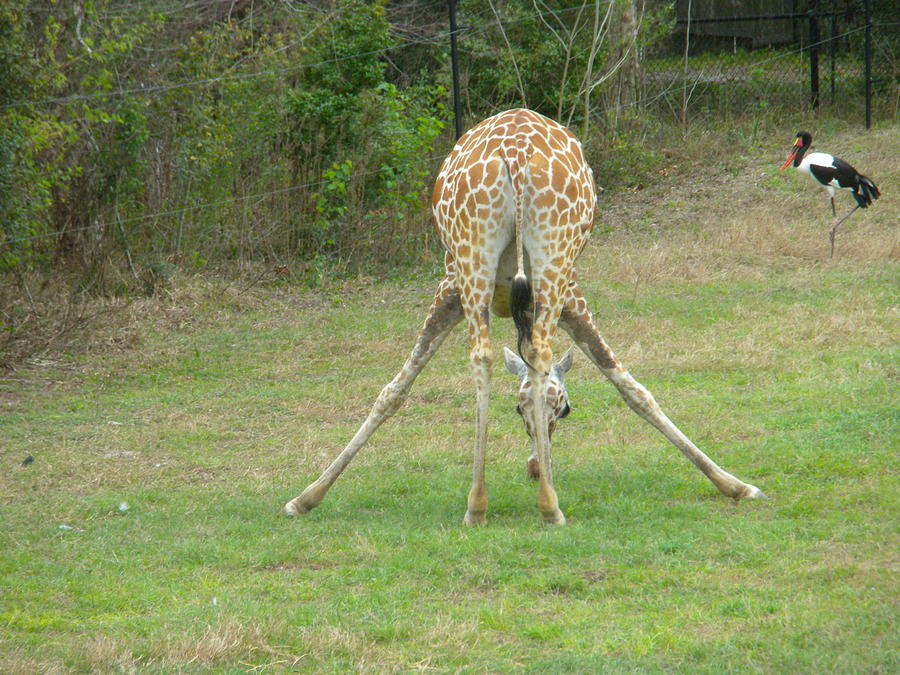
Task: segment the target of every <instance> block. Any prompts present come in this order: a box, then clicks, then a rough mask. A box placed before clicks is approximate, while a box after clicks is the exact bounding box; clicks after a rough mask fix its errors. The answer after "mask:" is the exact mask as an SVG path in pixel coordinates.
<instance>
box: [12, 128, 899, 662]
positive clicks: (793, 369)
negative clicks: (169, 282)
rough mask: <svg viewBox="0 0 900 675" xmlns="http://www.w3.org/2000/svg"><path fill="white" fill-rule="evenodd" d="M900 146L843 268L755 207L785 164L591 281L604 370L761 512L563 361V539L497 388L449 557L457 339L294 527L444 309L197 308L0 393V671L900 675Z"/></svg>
mask: <svg viewBox="0 0 900 675" xmlns="http://www.w3.org/2000/svg"><path fill="white" fill-rule="evenodd" d="M790 135H791V134H789V136H790ZM897 136H898V134H897V133H896V131H893V130H889V131H884V132H881V134H880V136H869V137H868V138H869V139H870V140H871V143H872V146H873V147H875V146H877V147H878V148H880V152H881V155H878V154H877V153H876V155H875V156H874V158H873V159H870V161H871V166H867V167H866V169H868V171H867V173H870V175H873V177H874V176H879V177H885V178H883V179H882V180H881V181H879V182H880V184H881V186H882V189H883V192H884V197H883V198H882V200H880V201H879V202H878V203H876V204H875V205H874V206H873V208H871V209H869V210H868V212H866V213H865V214H864V215H861V216H859V217H858V220H856V222H855V223H852V224H851V226H850V227H848V228H847V230H846V231H844V232H843V233H842V234H841V235H840V236H839V238H838V247H837V254H836V257H835V259H834V260H829V259H828V257H827V227H825V221H826V218H825V217H820V216H826V215H827V214H826V211H827V204H826V203H825V200H822V199H820V198H819V196H818V195H816V194H815V193H814V191H813V190H812V187H811V186H809V185H807V184H806V183H805V182H801V181H796V182H793V184H792V183H791V181H792V177H791V175H790V174H785V175H783V178H784V181H785V185H784V186H782V187H780V188H779V191H778V196H777V197H776V198H775V199H774V206H773V203H772V202H769V203H756V202H754V199H755V198H756V195H757V194H758V193H759V191H763V190H765V189H766V188H765V186H766V185H767V184H768V183H771V181H772V177H773V176H774V175H780V174H774V173H773V172H772V171H770V169H771V167H770V166H769V165H770V164H772V163H773V162H774V163H775V164H776V165H777V164H778V163H779V162H780V158H781V154H782V152H781V149H779V151H778V153H777V154H778V156H777V157H776V158H775V159H774V160H773V159H772V158H771V157H769V155H763V154H760V155H759V156H755V157H753V158H750V159H749V160H748V161H749V162H751V163H753V166H754V167H755V168H756V169H760V170H759V171H758V172H757V178H756V181H757V183H756V184H748V183H747V181H746V180H745V179H737V178H734V177H732V176H731V173H730V172H729V171H728V169H727V167H725V168H723V169H722V171H721V173H720V174H718V175H719V177H720V178H721V183H719V184H720V185H721V186H722V187H721V189H720V191H719V192H717V193H712V194H708V195H701V196H700V197H691V198H690V199H681V198H676V197H673V195H672V194H670V189H671V190H677V189H679V188H680V185H681V182H682V181H683V180H686V178H684V177H673V178H672V179H671V182H670V183H668V184H667V183H666V182H665V181H661V182H660V184H659V185H658V186H654V187H653V188H651V189H648V190H647V191H645V192H644V194H642V195H640V199H641V203H640V204H639V205H636V206H634V209H637V212H636V214H635V212H634V211H632V212H630V214H631V216H633V217H629V220H628V222H630V223H639V222H641V221H642V217H643V215H642V214H646V213H647V212H649V211H652V210H657V211H660V212H665V213H666V214H667V218H668V219H669V220H668V221H667V223H666V227H665V228H663V229H661V230H653V231H639V230H629V229H627V228H624V227H622V228H620V229H617V230H613V231H611V232H608V233H607V232H605V233H604V234H602V235H601V236H597V237H595V238H594V244H593V245H592V247H591V248H590V249H589V250H588V252H587V253H586V254H585V257H584V260H583V261H582V263H581V265H580V270H581V279H582V283H583V286H584V287H585V289H586V292H587V295H588V298H589V299H590V301H591V303H592V307H593V309H594V312H595V315H596V317H597V319H598V322H599V323H600V325H601V326H602V327H603V331H604V335H605V337H606V338H607V340H608V341H609V342H610V344H611V345H612V346H613V348H614V349H615V350H616V352H617V354H618V355H619V356H620V357H621V358H622V359H623V360H624V361H625V363H626V364H627V365H628V366H629V367H630V368H631V370H632V372H633V373H634V374H635V376H636V377H637V378H638V379H639V380H640V381H642V382H643V383H644V384H645V385H647V387H648V388H649V389H650V390H651V391H652V392H653V393H654V394H655V395H656V397H657V399H658V400H659V401H660V403H661V405H662V406H663V408H664V409H665V410H666V411H667V413H669V415H670V416H671V417H672V418H673V420H674V421H675V422H676V423H677V424H678V425H679V426H680V427H681V428H682V429H683V430H684V431H685V432H686V433H687V434H688V435H689V436H690V437H691V438H692V439H693V440H694V441H695V442H696V443H697V444H698V445H699V446H700V447H701V448H702V449H704V450H705V451H706V452H707V453H708V454H709V455H711V456H712V457H713V458H714V459H715V460H716V461H717V462H719V463H720V464H721V465H722V466H723V467H724V468H726V469H727V470H729V471H731V472H733V473H735V474H736V475H738V476H739V477H741V478H742V479H744V480H746V481H749V482H752V483H754V484H755V485H757V486H759V487H760V488H762V489H763V490H765V491H766V493H767V494H768V495H769V496H770V499H769V500H767V501H758V502H744V503H738V504H736V503H733V502H732V501H730V500H728V499H725V498H724V497H722V496H721V495H719V494H718V493H717V492H716V491H715V489H714V487H713V486H712V485H711V484H710V483H709V482H708V481H706V479H705V478H704V477H703V476H702V475H701V474H700V473H699V472H698V471H697V470H696V469H695V468H694V467H693V466H692V465H691V464H690V463H689V462H687V461H686V460H685V459H684V458H683V457H682V456H681V455H680V453H678V451H677V450H676V449H675V448H674V447H672V446H670V445H669V444H668V443H667V442H666V441H665V439H663V438H662V437H661V436H659V435H658V434H657V433H656V432H655V431H653V430H652V429H650V428H649V427H648V426H647V425H646V424H645V423H643V422H642V421H641V420H639V419H638V418H637V417H636V416H635V415H634V414H633V413H631V411H629V410H628V409H627V407H626V406H625V405H624V404H623V403H622V402H621V400H620V399H619V397H618V395H617V394H616V392H615V390H614V389H613V388H612V387H611V386H610V385H609V384H608V383H606V382H604V381H602V378H600V377H599V374H597V373H595V372H592V371H591V370H590V368H589V367H588V364H587V362H586V359H584V358H583V357H581V356H580V355H579V356H578V358H577V360H576V365H575V368H574V369H573V371H572V372H571V373H570V376H569V389H570V394H571V397H572V405H573V413H572V415H571V416H570V418H568V419H566V420H565V422H564V423H562V424H561V425H560V428H559V430H558V432H557V434H556V435H555V436H554V459H555V462H554V466H555V479H556V483H557V489H558V491H559V495H560V502H561V507H562V509H563V511H564V512H565V513H566V516H567V518H568V521H569V522H568V524H567V525H566V526H565V527H563V528H547V527H544V526H542V524H541V519H540V515H539V514H538V512H537V509H536V496H537V490H536V486H535V485H534V484H533V483H531V482H529V481H528V480H527V479H526V478H525V471H524V467H525V459H526V457H527V455H528V452H529V448H528V444H527V441H526V439H525V437H524V433H523V431H522V430H521V428H520V427H521V424H520V422H519V420H518V419H517V417H516V415H514V414H513V413H512V408H513V407H514V405H515V390H516V384H515V382H513V381H512V379H511V378H510V377H509V376H508V375H507V374H506V373H505V371H503V370H502V367H498V368H496V374H495V387H494V397H493V400H492V410H491V426H490V429H489V451H488V452H489V455H488V489H489V498H490V504H489V512H488V524H487V526H486V527H483V528H478V529H466V528H464V527H462V525H461V520H462V516H463V512H464V509H465V497H466V493H467V491H468V482H469V476H470V471H471V469H470V462H471V445H472V416H473V408H474V400H473V399H474V396H473V393H472V391H471V389H472V387H471V383H470V377H469V373H468V365H467V357H466V349H467V339H466V337H465V335H464V334H463V332H462V331H461V330H458V331H457V332H455V333H454V334H453V335H452V336H451V337H450V338H449V339H448V341H447V343H446V344H445V346H444V347H443V348H442V350H441V352H439V353H438V355H437V356H436V357H435V358H434V360H433V362H432V363H431V364H430V365H429V367H428V368H427V369H426V370H425V371H424V372H423V374H422V375H421V376H420V378H419V380H418V381H417V383H416V385H415V387H414V388H413V392H412V395H411V398H410V400H409V402H408V403H407V405H406V406H404V408H403V409H401V411H400V412H399V413H398V414H397V415H396V416H395V418H394V419H393V420H391V421H390V422H388V423H387V424H386V425H385V426H384V427H382V429H380V430H379V431H378V432H377V433H376V435H375V436H374V437H373V438H372V440H371V442H370V443H369V445H368V446H367V447H366V448H365V449H364V450H363V451H362V452H361V453H360V455H359V456H358V457H357V459H356V460H355V461H354V463H353V464H352V465H351V466H350V468H349V469H348V470H347V472H346V473H345V475H344V476H342V478H341V479H340V480H339V481H338V483H337V484H336V485H335V487H334V488H333V490H332V491H331V492H330V493H329V495H328V496H327V497H326V499H325V500H324V501H323V503H322V504H321V506H320V507H319V508H318V509H316V510H315V511H313V512H311V513H310V514H308V515H306V516H304V517H300V518H297V519H294V520H289V519H287V518H285V517H283V516H282V515H281V511H280V510H281V507H282V505H283V503H284V502H285V501H286V500H287V499H290V498H291V497H293V496H295V495H296V494H298V493H299V491H300V490H301V489H302V488H303V487H304V486H305V485H306V484H307V483H308V482H310V481H311V480H313V479H314V478H315V477H316V476H317V475H318V473H319V472H320V471H321V469H322V468H323V467H324V466H325V465H326V464H327V463H328V462H329V461H330V459H331V458H332V457H333V456H334V454H335V453H336V452H337V451H338V450H339V449H340V448H341V447H342V446H343V445H344V444H345V443H346V442H347V440H349V438H350V437H351V436H352V434H353V433H354V432H355V430H356V428H357V426H358V425H359V423H360V422H361V421H362V419H364V417H365V415H366V413H367V411H368V408H369V406H370V405H371V403H372V401H373V400H374V397H375V395H376V394H377V392H378V391H379V390H380V388H381V387H382V386H383V385H384V384H385V383H386V382H387V381H388V380H389V379H390V378H391V377H392V376H393V375H394V373H395V372H396V370H397V369H398V368H399V366H400V364H401V363H402V361H403V359H404V358H405V355H406V353H407V352H408V349H409V348H410V346H411V344H412V341H413V340H414V337H415V331H416V329H417V328H418V326H419V324H420V323H421V320H422V318H423V316H424V313H425V311H426V309H427V306H428V304H429V301H430V294H431V292H432V289H433V287H434V283H435V282H436V280H434V279H431V280H426V281H424V282H423V281H422V280H417V281H415V282H410V281H406V282H403V281H401V280H395V281H391V282H385V283H376V284H373V285H370V286H369V287H367V288H365V289H357V290H353V289H350V290H347V289H334V290H332V291H330V293H329V295H327V296H324V295H323V296H319V295H314V294H309V293H308V292H305V291H302V290H297V289H283V288H282V289H278V288H273V289H265V288H259V287H257V288H254V289H252V290H251V291H249V292H247V293H244V294H240V293H239V292H238V291H236V290H235V289H234V288H231V287H224V288H222V287H220V286H217V285H216V284H214V283H204V284H201V283H199V282H198V281H197V280H182V288H181V289H180V290H177V291H176V292H175V295H174V297H173V298H172V299H162V300H148V301H143V302H144V304H143V305H140V304H139V306H136V307H134V308H133V312H134V314H135V316H136V317H137V318H136V319H135V320H134V324H133V326H132V327H131V328H130V330H131V331H133V332H134V334H135V335H136V336H137V338H136V339H135V340H134V341H133V344H132V345H131V346H127V347H124V348H120V349H103V350H97V351H93V352H89V353H78V354H69V355H55V356H54V358H53V359H52V360H48V362H45V365H44V366H43V367H34V368H31V369H23V370H19V371H16V372H13V373H10V374H8V376H7V377H6V378H5V379H4V380H2V381H0V413H2V414H0V461H2V471H0V519H2V522H3V528H2V529H0V550H2V553H0V672H11V673H33V672H118V671H124V672H130V671H137V672H147V673H171V672H184V673H194V672H196V673H199V672H222V673H231V672H288V671H296V672H317V673H318V672H398V671H401V672H406V671H416V670H433V671H437V672H456V671H460V672H536V673H564V672H573V673H584V672H623V673H634V672H647V673H656V672H679V673H722V672H761V673H783V672H791V673H816V674H818V673H889V672H897V670H898V669H900V655H898V639H897V626H896V624H897V592H896V589H897V582H898V574H897V572H898V555H897V551H898V543H900V538H898V506H900V504H898V501H900V499H898V497H900V490H898V487H900V485H898V480H897V471H896V459H897V449H898V447H900V433H898V405H897V403H898V401H897V391H898V390H897V375H898V367H900V352H898V349H897V342H896V337H897V335H898V320H897V319H898V317H897V298H898V290H900V284H898V274H897V272H898V269H897V256H896V250H897V248H896V222H897V219H898V218H897V217H898V213H900V209H898V207H897V204H898V201H897V198H896V195H897V194H898V193H900V184H898V183H897V177H896V174H895V172H894V173H893V174H891V171H892V169H891V167H893V166H894V158H895V157H896V156H897V152H898V148H897V145H898V138H897ZM848 139H849V136H848V137H842V138H838V139H837V140H838V142H840V141H844V142H845V143H849V142H850V141H849V140H848ZM786 140H787V141H790V138H787V139H786ZM876 141H877V142H876ZM776 168H777V166H776ZM891 175H893V177H891ZM625 198H626V197H625V196H623V197H622V199H625ZM748 203H751V204H753V205H752V206H749V207H748V206H746V204H748ZM735 205H745V206H735ZM608 206H609V209H610V217H611V218H612V217H615V216H616V214H617V213H618V212H617V209H621V208H625V207H626V206H627V204H624V205H623V204H611V205H608ZM820 212H821V213H820ZM785 213H787V214H791V215H790V216H789V217H785V216H784V214H785ZM854 218H857V216H854ZM624 224H627V223H624ZM173 317H174V318H173ZM512 342H513V339H512V332H511V329H510V327H509V326H508V325H506V324H505V323H500V324H498V325H497V326H496V327H495V344H496V348H497V349H498V350H499V348H500V346H502V345H504V344H506V345H510V344H512ZM563 346H564V345H563ZM50 361H52V362H53V363H52V364H50V365H46V364H47V363H49V362H50ZM53 364H55V365H53ZM27 454H31V455H33V457H34V462H33V463H31V464H30V465H28V466H21V461H22V459H23V458H24V457H25V456H26V455H27ZM123 502H124V503H125V504H126V505H127V508H126V507H124V506H123ZM61 526H65V528H61Z"/></svg>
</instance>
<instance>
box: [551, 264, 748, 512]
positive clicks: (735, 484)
mask: <svg viewBox="0 0 900 675" xmlns="http://www.w3.org/2000/svg"><path fill="white" fill-rule="evenodd" d="M560 325H562V326H563V328H564V329H565V330H566V332H568V333H569V335H570V336H571V337H572V339H573V340H574V341H575V344H577V345H578V346H579V347H580V348H581V350H582V351H583V352H584V353H585V355H587V357H588V358H589V359H590V360H591V361H592V362H593V363H594V364H595V365H596V366H597V368H599V369H600V371H601V372H602V373H603V374H604V375H606V377H607V378H609V380H610V381H611V382H612V383H613V384H614V385H615V387H616V389H618V390H619V393H620V394H621V395H622V398H623V399H625V402H626V403H627V404H628V406H629V407H630V408H631V409H632V410H634V411H635V412H636V413H637V414H638V415H640V416H641V417H642V418H643V419H645V420H646V421H647V422H649V423H650V424H652V425H653V426H654V427H656V428H657V429H658V430H659V431H660V432H662V434H663V435H664V436H665V437H666V438H668V439H669V440H670V441H671V442H672V443H673V444H674V445H675V446H676V447H677V448H678V449H679V450H681V451H682V452H683V453H684V454H685V456H686V457H687V458H688V459H690V460H691V461H692V462H693V463H694V464H695V465H696V466H697V468H699V469H700V470H701V471H702V472H703V473H704V474H705V475H706V477H707V478H709V479H710V480H711V481H712V482H713V484H714V485H715V486H716V487H717V488H718V489H719V491H720V492H721V493H722V494H724V495H727V496H728V497H733V498H734V499H742V498H746V499H753V498H757V497H765V495H764V494H763V492H762V491H761V490H760V489H759V488H757V487H754V486H753V485H750V484H748V483H744V482H743V481H740V480H738V479H737V478H735V477H734V476H732V475H731V474H730V473H728V472H726V471H723V470H722V469H721V468H719V466H718V465H717V464H716V463H715V462H714V461H712V460H711V459H710V458H709V457H707V456H706V455H705V454H704V453H703V452H702V451H701V450H700V449H699V448H698V447H697V446H696V445H694V444H693V443H692V442H691V440H690V439H689V438H688V437H687V436H685V435H684V434H683V433H682V432H681V431H680V430H679V429H678V427H676V426H675V425H674V424H673V423H672V421H671V420H670V419H669V418H668V417H666V415H665V413H663V411H662V409H661V408H660V407H659V405H658V404H657V402H656V400H655V399H654V398H653V395H652V394H651V393H650V392H649V391H647V389H645V388H644V387H643V385H641V384H640V383H639V382H638V381H637V380H635V379H634V378H633V377H632V376H631V375H630V374H629V372H628V371H627V370H626V369H625V367H624V366H623V365H622V364H621V363H620V362H619V360H618V359H617V358H616V356H615V354H613V352H612V350H611V349H610V348H609V346H608V345H607V344H606V342H605V341H604V340H603V338H602V337H601V336H600V333H599V332H598V331H597V328H596V326H594V322H593V320H592V318H591V313H590V311H589V310H588V307H587V303H586V302H585V300H584V296H582V294H581V290H580V289H579V288H578V286H577V285H576V284H575V283H574V282H572V284H571V285H570V288H569V294H568V297H567V301H566V305H565V308H564V309H563V313H562V316H561V317H560Z"/></svg>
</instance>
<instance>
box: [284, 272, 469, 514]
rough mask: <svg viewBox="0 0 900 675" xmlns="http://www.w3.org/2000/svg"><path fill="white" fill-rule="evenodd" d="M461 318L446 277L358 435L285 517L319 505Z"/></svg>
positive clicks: (456, 295) (455, 295)
mask: <svg viewBox="0 0 900 675" xmlns="http://www.w3.org/2000/svg"><path fill="white" fill-rule="evenodd" d="M462 315H463V314H462V305H461V304H460V300H459V291H458V290H457V289H456V286H455V284H454V280H453V277H452V276H451V275H448V276H447V277H445V278H444V280H443V281H442V282H441V285H440V287H439V288H438V291H437V293H436V294H435V296H434V302H433V303H432V305H431V310H430V311H429V313H428V317H427V318H426V319H425V323H424V325H423V326H422V329H421V330H420V331H419V337H418V339H417V340H416V345H415V347H413V350H412V353H411V354H410V356H409V358H408V359H407V360H406V363H405V364H404V366H403V368H402V369H401V370H400V372H399V373H397V376H396V377H394V379H393V380H391V382H390V383H389V384H388V385H387V386H386V387H385V388H384V389H382V390H381V393H380V394H379V395H378V399H377V400H376V401H375V405H374V406H372V411H371V412H370V413H369V416H368V418H366V421H365V422H363V425H362V426H361V427H360V428H359V431H357V432H356V435H355V436H354V437H353V439H352V440H351V441H350V443H348V444H347V447H345V448H344V450H343V451H342V452H341V454H339V455H338V456H337V457H336V458H335V460H334V461H333V462H332V463H331V465H330V466H329V467H328V468H327V469H325V471H324V472H323V473H322V475H321V476H319V478H318V479H317V480H316V481H315V482H314V483H312V484H311V485H309V487H307V488H306V489H305V490H304V491H303V493H302V494H301V495H300V496H299V497H295V498H294V499H292V500H291V501H289V502H288V503H287V504H286V505H285V507H284V510H285V512H286V513H287V514H288V515H289V516H293V515H297V514H298V513H306V512H307V511H309V510H311V509H313V508H315V507H316V506H317V505H318V504H319V502H321V501H322V498H323V497H324V496H325V493H326V492H328V489H329V488H330V487H331V486H332V484H333V483H334V481H336V480H337V479H338V476H340V475H341V473H342V472H343V471H344V469H345V468H347V465H348V464H349V463H350V461H351V460H352V459H353V457H354V456H356V453H357V452H358V451H359V449H360V448H361V447H362V446H363V445H364V444H365V442H366V441H367V440H368V439H369V437H370V436H371V435H372V434H373V433H374V432H375V430H376V429H377V428H378V427H379V426H380V425H381V423H382V422H384V421H385V420H386V419H388V418H389V417H390V416H391V415H393V414H394V413H395V412H397V410H398V409H399V408H400V406H401V405H402V404H403V401H405V400H406V396H407V394H408V393H409V389H410V387H412V384H413V382H414V381H415V379H416V376H418V374H419V373H420V372H422V369H423V368H424V367H425V365H426V364H427V363H428V361H429V359H431V357H432V356H433V355H434V353H435V352H436V351H437V350H438V347H440V346H441V343H442V342H443V341H444V338H446V337H447V334H448V333H449V332H450V330H451V329H452V328H453V327H454V326H455V325H456V324H457V323H459V320H460V319H461V318H462Z"/></svg>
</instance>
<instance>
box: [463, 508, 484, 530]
mask: <svg viewBox="0 0 900 675" xmlns="http://www.w3.org/2000/svg"><path fill="white" fill-rule="evenodd" d="M486 520H487V519H486V518H485V517H484V511H471V510H468V511H466V516H465V518H463V525H467V526H468V527H474V526H476V525H484V524H485V522H486Z"/></svg>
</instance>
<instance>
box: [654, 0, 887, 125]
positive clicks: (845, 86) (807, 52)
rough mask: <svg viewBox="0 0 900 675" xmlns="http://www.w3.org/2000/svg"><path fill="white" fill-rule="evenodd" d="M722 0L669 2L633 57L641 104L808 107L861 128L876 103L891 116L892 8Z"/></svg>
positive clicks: (708, 109) (728, 110) (674, 109)
mask: <svg viewBox="0 0 900 675" xmlns="http://www.w3.org/2000/svg"><path fill="white" fill-rule="evenodd" d="M722 4H723V3H715V2H712V1H708V2H694V3H689V2H687V1H686V0H685V1H683V2H678V3H676V14H677V19H676V23H675V29H674V30H673V31H672V32H671V34H670V35H669V36H668V37H667V38H665V39H663V40H661V41H659V42H658V43H656V45H655V46H654V47H653V49H652V50H651V51H650V52H649V53H647V54H644V55H643V58H642V60H641V69H642V75H641V77H640V85H639V86H640V93H639V99H640V100H641V101H643V102H644V104H645V105H646V106H649V107H651V108H653V109H657V110H664V111H669V112H671V113H672V114H674V115H675V116H676V117H679V118H680V119H684V120H686V119H690V118H696V117H697V116H710V115H723V114H725V115H727V114H733V113H745V112H765V111H767V110H772V111H779V110H786V111H787V110H790V111H801V110H811V109H817V108H827V109H829V112H831V113H833V114H837V115H840V116H843V117H851V118H855V119H859V120H860V121H861V122H863V121H864V122H865V124H866V125H867V126H868V125H869V124H870V123H871V120H872V116H873V110H874V109H876V108H877V112H878V113H880V115H879V116H880V117H881V118H882V119H883V118H885V117H888V118H891V117H896V115H897V91H898V80H900V72H898V46H900V38H898V26H900V23H898V21H897V19H898V16H896V15H897V14H898V10H897V9H890V8H888V9H884V7H883V6H882V7H879V8H878V12H877V13H876V12H875V11H873V10H872V8H871V5H870V3H869V2H859V1H857V2H843V1H842V2H832V3H824V2H821V3H814V4H813V5H812V7H811V9H809V10H808V11H803V12H798V11H791V10H793V9H795V8H796V5H797V3H796V2H794V1H792V0H781V1H780V2H777V1H776V2H762V1H761V0H757V1H756V2H746V3H737V4H736V5H735V4H731V5H729V9H727V10H723V9H722V7H721V5H722ZM773 8H774V9H776V10H784V11H778V12H772V11H771V10H772V9H773ZM760 9H766V10H769V11H768V12H767V13H763V12H760V11H759V10H760ZM723 12H726V13H727V15H725V14H724V13H723Z"/></svg>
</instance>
